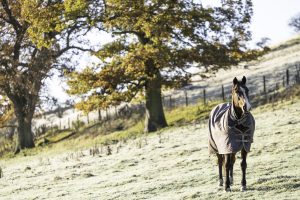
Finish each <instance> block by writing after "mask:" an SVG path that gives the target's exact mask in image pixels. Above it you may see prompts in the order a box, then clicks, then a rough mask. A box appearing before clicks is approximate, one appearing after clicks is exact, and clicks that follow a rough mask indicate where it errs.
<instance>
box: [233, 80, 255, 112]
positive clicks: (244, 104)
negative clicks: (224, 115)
mask: <svg viewBox="0 0 300 200" xmlns="http://www.w3.org/2000/svg"><path fill="white" fill-rule="evenodd" d="M232 104H233V106H234V108H235V109H236V112H237V114H240V116H241V115H244V114H247V113H249V111H250V110H251V104H250V101H249V89H248V88H247V86H246V77H245V76H243V78H242V81H238V80H237V78H236V77H235V78H234V79H233V86H232Z"/></svg>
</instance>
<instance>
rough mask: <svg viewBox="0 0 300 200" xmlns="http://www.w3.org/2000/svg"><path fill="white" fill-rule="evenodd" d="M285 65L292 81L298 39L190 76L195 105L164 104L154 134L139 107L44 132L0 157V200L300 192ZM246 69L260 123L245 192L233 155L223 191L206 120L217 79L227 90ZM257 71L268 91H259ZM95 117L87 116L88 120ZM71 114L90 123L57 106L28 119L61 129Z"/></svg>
mask: <svg viewBox="0 0 300 200" xmlns="http://www.w3.org/2000/svg"><path fill="white" fill-rule="evenodd" d="M245 65H247V67H245ZM287 69H288V70H289V72H290V84H294V83H295V76H294V75H295V72H296V71H297V70H299V69H300V37H299V38H295V39H292V40H290V41H288V42H286V43H284V44H281V45H279V46H276V47H273V48H272V50H271V51H270V53H268V54H266V55H265V56H263V57H262V58H260V59H259V60H257V61H253V62H251V63H247V64H242V65H240V66H237V67H233V68H232V69H228V70H221V71H219V72H217V73H216V74H215V76H213V77H211V78H209V79H201V78H199V77H197V76H194V77H193V83H192V85H191V86H189V88H185V90H187V94H188V99H189V103H191V102H192V103H195V102H197V104H195V105H191V104H190V105H189V106H188V107H185V106H181V107H177V108H173V110H170V109H168V104H167V103H166V104H165V107H166V108H167V109H166V110H167V112H166V117H167V120H168V123H169V125H171V126H170V127H168V128H166V129H163V130H161V131H159V132H156V133H153V134H149V135H144V134H142V130H143V127H142V117H141V115H138V114H136V115H132V118H130V120H127V121H123V120H124V119H117V120H112V121H107V122H100V123H96V124H93V123H91V124H90V125H87V126H82V127H81V128H78V127H77V128H78V129H77V130H75V129H74V130H73V129H68V130H61V131H57V130H56V129H55V130H54V131H51V132H47V135H46V137H44V136H41V137H40V138H38V140H37V141H36V143H37V144H38V146H39V147H37V148H35V149H33V150H25V151H23V152H22V153H21V154H20V155H17V156H13V155H11V154H7V155H5V156H4V157H3V158H2V159H0V167H1V169H2V171H3V177H2V178H0V199H155V200H156V199H172V200H173V199H227V198H229V197H230V198H241V197H242V198H241V199H272V200H273V199H299V198H298V197H299V196H300V132H299V130H300V118H299V111H300V109H299V108H300V98H299V97H300V92H299V91H300V88H299V85H298V86H295V87H286V86H285V87H282V86H283V85H282V84H283V82H285V81H286V80H285V79H284V76H285V75H286V70H287ZM243 75H245V76H247V85H248V86H249V88H250V93H251V95H252V97H253V100H254V99H256V100H257V102H258V103H257V107H256V108H255V109H254V110H253V112H252V113H253V115H254V117H255V119H256V124H257V128H256V132H255V138H254V144H253V146H252V151H251V153H250V154H249V157H248V172H247V174H248V175H247V182H248V189H249V190H248V191H247V192H245V193H241V192H239V188H240V184H239V182H240V177H241V170H240V166H239V162H240V159H238V162H237V163H236V164H235V185H234V186H233V188H232V189H233V192H232V193H230V194H225V193H223V191H222V190H220V188H218V187H217V179H218V178H217V166H216V158H214V157H209V156H208V149H207V140H208V138H207V134H208V128H207V125H206V123H207V120H206V119H207V117H208V112H209V110H210V109H211V108H212V107H213V106H214V105H215V104H216V103H218V102H220V92H221V91H220V87H221V85H224V87H225V92H226V93H228V94H230V92H229V87H230V85H231V82H232V78H233V77H234V76H237V77H239V78H240V77H241V76H243ZM263 75H264V76H266V78H267V82H266V84H267V90H268V91H270V93H269V94H268V95H269V96H268V97H269V98H265V96H264V95H262V94H261V92H262V90H263V86H262V76H263ZM283 80H284V81H283ZM277 85H278V88H277V90H276V92H275V93H274V92H273V90H274V89H275V88H276V87H277ZM203 89H206V91H207V98H208V101H209V100H213V101H212V102H210V103H208V104H206V105H203V104H202V101H203V100H202V95H203V93H202V91H203ZM294 89H295V90H294ZM164 95H165V96H168V95H172V98H173V101H174V102H176V103H177V104H178V105H179V104H181V105H184V103H185V102H184V99H185V98H184V96H183V95H184V90H183V89H180V90H173V91H166V92H165V93H164ZM216 99H219V100H218V101H215V100H216ZM174 105H175V104H174ZM174 105H173V106H174ZM178 105H177V106H178ZM114 111H115V110H114V109H113V110H111V111H109V112H111V113H112V114H113V112H114ZM97 117H98V116H97V113H91V114H90V115H89V120H90V121H91V122H93V121H94V120H95V119H97ZM77 119H79V120H81V121H85V120H86V121H87V116H86V115H84V116H83V115H81V116H80V113H79V112H77V111H74V110H72V109H70V110H67V111H65V112H64V116H63V117H62V118H58V117H57V114H56V113H54V114H49V115H47V116H43V117H41V118H36V119H35V121H34V123H35V126H36V127H38V126H41V125H42V124H46V125H47V126H50V125H56V126H57V127H58V126H61V127H67V126H68V125H69V124H72V121H73V120H77ZM45 138H47V139H48V141H46V139H45ZM0 171H1V170H0ZM0 177H1V173H0Z"/></svg>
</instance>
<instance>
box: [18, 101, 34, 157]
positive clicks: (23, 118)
mask: <svg viewBox="0 0 300 200" xmlns="http://www.w3.org/2000/svg"><path fill="white" fill-rule="evenodd" d="M33 112H34V109H33V110H32V111H31V112H29V113H27V112H24V110H23V109H20V108H19V106H15V114H16V118H17V121H18V128H17V130H18V133H17V143H16V149H15V154H17V153H19V152H20V150H22V149H25V148H33V147H34V146H35V145H34V141H33V134H32V131H31V121H32V117H33Z"/></svg>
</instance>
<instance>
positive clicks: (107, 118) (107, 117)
mask: <svg viewBox="0 0 300 200" xmlns="http://www.w3.org/2000/svg"><path fill="white" fill-rule="evenodd" d="M105 110H106V120H109V116H108V110H107V107H106V108H105Z"/></svg>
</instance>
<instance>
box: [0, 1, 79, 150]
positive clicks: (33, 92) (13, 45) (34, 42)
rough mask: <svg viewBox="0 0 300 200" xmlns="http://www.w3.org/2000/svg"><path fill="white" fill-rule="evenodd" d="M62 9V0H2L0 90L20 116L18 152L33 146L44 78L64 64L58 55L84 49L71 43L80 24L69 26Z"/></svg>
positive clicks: (0, 10)
mask: <svg viewBox="0 0 300 200" xmlns="http://www.w3.org/2000/svg"><path fill="white" fill-rule="evenodd" d="M63 11H64V4H63V1H59V0H58V1H46V0H45V1H42V0H41V1H36V0H24V1H22V2H21V1H17V0H0V93H1V94H2V93H3V94H4V95H5V96H7V97H8V98H9V99H10V101H11V102H12V105H13V110H14V114H15V116H16V118H17V122H18V127H17V130H18V137H17V138H18V139H17V144H16V153H18V152H19V151H20V150H21V149H24V148H32V147H34V140H33V139H34V138H33V134H32V130H31V122H32V118H33V115H34V111H35V107H36V104H37V102H38V100H39V93H40V89H41V87H42V85H43V80H44V79H45V78H47V77H49V76H50V75H51V73H50V71H51V70H52V69H55V68H56V69H58V68H61V65H60V63H59V58H61V56H62V55H63V54H64V53H66V52H67V51H68V50H70V49H79V50H84V49H82V48H80V47H76V46H74V45H73V44H72V43H71V40H72V38H73V36H74V34H76V33H77V32H80V27H81V24H80V23H78V21H71V22H70V21H69V23H68V24H69V25H68V26H66V25H65V24H66V22H67V19H66V17H64V18H63V17H59V16H62V15H63V14H65V13H64V12H63ZM65 15H66V14H65Z"/></svg>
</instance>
